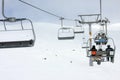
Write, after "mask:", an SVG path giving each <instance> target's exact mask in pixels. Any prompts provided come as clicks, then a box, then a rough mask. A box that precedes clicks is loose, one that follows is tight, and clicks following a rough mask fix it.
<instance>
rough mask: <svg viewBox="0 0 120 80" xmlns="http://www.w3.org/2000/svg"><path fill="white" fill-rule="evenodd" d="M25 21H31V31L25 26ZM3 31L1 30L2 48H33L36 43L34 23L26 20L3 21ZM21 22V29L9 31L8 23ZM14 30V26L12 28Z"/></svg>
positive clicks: (0, 43)
mask: <svg viewBox="0 0 120 80" xmlns="http://www.w3.org/2000/svg"><path fill="white" fill-rule="evenodd" d="M23 21H29V22H30V24H31V27H30V28H29V29H27V28H25V27H24V26H23ZM0 22H2V23H3V27H4V29H3V30H0V48H15V47H31V46H33V45H34V42H35V32H34V28H33V24H32V21H31V20H29V19H26V18H21V19H15V18H14V19H12V18H11V19H10V18H9V19H1V20H0ZM15 22H20V23H21V26H20V27H21V28H19V29H8V27H7V25H6V24H7V23H13V24H14V23H15ZM10 27H11V28H12V26H10Z"/></svg>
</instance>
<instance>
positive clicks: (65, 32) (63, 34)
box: [58, 28, 74, 40]
mask: <svg viewBox="0 0 120 80" xmlns="http://www.w3.org/2000/svg"><path fill="white" fill-rule="evenodd" d="M58 39H59V40H69V39H74V30H73V29H72V28H60V29H59V30H58Z"/></svg>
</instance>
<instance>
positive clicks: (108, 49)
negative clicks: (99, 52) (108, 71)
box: [106, 45, 114, 61]
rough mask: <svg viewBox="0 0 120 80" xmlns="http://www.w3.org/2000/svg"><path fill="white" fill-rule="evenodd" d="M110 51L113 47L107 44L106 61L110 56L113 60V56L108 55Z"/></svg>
mask: <svg viewBox="0 0 120 80" xmlns="http://www.w3.org/2000/svg"><path fill="white" fill-rule="evenodd" d="M110 51H114V49H113V48H111V46H110V45H108V46H107V48H106V54H107V61H109V58H111V61H112V60H113V57H112V56H111V57H109V56H110Z"/></svg>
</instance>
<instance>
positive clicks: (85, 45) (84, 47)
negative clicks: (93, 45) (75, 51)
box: [82, 38, 89, 49]
mask: <svg viewBox="0 0 120 80" xmlns="http://www.w3.org/2000/svg"><path fill="white" fill-rule="evenodd" d="M87 44H88V43H87V42H86V41H85V38H83V44H82V48H83V49H86V48H89V46H88V45H87Z"/></svg>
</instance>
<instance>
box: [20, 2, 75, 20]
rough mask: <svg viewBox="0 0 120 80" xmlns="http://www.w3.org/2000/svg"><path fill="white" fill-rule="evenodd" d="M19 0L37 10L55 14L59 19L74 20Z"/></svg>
mask: <svg viewBox="0 0 120 80" xmlns="http://www.w3.org/2000/svg"><path fill="white" fill-rule="evenodd" d="M19 1H20V2H22V3H24V4H27V5H29V6H31V7H33V8H35V9H37V10H40V11H43V12H45V13H47V14H49V15H52V16H55V17H57V18H59V19H60V20H61V19H64V20H68V21H75V20H73V19H68V18H64V17H62V16H58V15H56V14H54V13H51V12H49V11H46V10H44V9H41V8H39V7H37V6H35V5H32V4H30V3H28V2H25V1H23V0H19Z"/></svg>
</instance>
